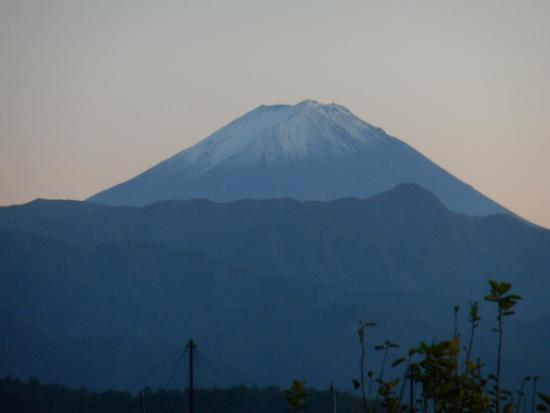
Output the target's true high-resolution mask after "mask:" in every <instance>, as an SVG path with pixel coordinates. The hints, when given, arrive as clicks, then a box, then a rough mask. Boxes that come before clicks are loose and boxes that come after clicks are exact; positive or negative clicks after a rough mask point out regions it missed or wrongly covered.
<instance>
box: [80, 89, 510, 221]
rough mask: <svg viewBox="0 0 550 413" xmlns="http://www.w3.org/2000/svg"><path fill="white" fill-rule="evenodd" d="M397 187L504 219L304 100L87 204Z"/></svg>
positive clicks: (356, 125) (441, 173)
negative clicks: (415, 188)
mask: <svg viewBox="0 0 550 413" xmlns="http://www.w3.org/2000/svg"><path fill="white" fill-rule="evenodd" d="M404 182H413V183H417V184H419V185H421V186H423V187H425V188H427V189H429V190H430V191H432V192H433V193H434V194H435V195H436V196H437V197H438V198H439V199H440V200H441V201H442V202H443V204H444V205H445V206H447V207H448V208H449V209H451V210H453V211H458V212H463V213H466V214H471V215H488V214H493V213H499V212H506V210H505V209H504V208H503V207H501V206H500V205H498V204H497V203H495V202H493V201H492V200H490V199H488V198H487V197H485V196H484V195H482V194H480V193H479V192H477V191H476V190H475V189H473V188H472V187H471V186H469V185H466V184H465V183H463V182H461V181H460V180H459V179H457V178H455V177H454V176H452V175H450V174H449V173H447V172H446V171H445V170H443V169H442V168H440V167H439V166H437V165H436V164H434V163H433V162H432V161H430V160H429V159H427V158H426V157H424V156H423V155H422V154H420V153H419V152H417V151H416V150H414V149H413V148H411V147H410V146H408V145H407V144H405V143H404V142H402V141H400V140H399V139H396V138H394V137H391V136H389V135H388V134H386V133H385V132H384V131H383V130H382V129H380V128H377V127H374V126H372V125H370V124H368V123H366V122H364V121H362V120H361V119H359V118H358V117H356V116H355V115H353V114H352V113H351V112H350V111H349V110H348V109H346V108H345V107H343V106H340V105H336V104H329V105H323V104H320V103H318V102H315V101H312V100H306V101H304V102H301V103H298V104H296V105H293V106H291V105H275V106H260V107H258V108H256V109H255V110H252V111H251V112H249V113H247V114H245V115H244V116H242V117H240V118H238V119H236V120H235V121H233V122H231V123H230V124H228V125H226V126H224V127H223V128H221V129H220V130H218V131H217V132H215V133H213V134H212V135H210V136H209V137H207V138H206V139H204V140H203V141H201V142H199V143H198V144H196V145H194V146H192V147H190V148H188V149H186V150H184V151H182V152H180V153H178V154H176V155H175V156H173V157H171V158H169V159H167V160H165V161H163V162H161V163H159V164H158V165H156V166H154V167H153V168H151V169H149V170H147V171H145V172H143V173H142V174H140V175H138V176H136V177H135V178H133V179H130V180H129V181H127V182H124V183H121V184H119V185H116V186H114V187H112V188H110V189H107V190H105V191H102V192H100V193H98V194H96V195H94V196H92V197H91V198H90V199H89V201H91V202H94V203H99V204H107V205H128V206H143V205H147V204H151V203H154V202H156V201H160V200H168V199H193V198H205V199H210V200H213V201H220V202H225V201H233V200H238V199H270V198H295V199H298V200H318V201H328V200H335V199H339V198H346V197H360V198H364V197H368V196H371V195H374V194H377V193H380V192H383V191H387V190H389V189H391V188H393V187H395V186H396V185H398V184H401V183H404Z"/></svg>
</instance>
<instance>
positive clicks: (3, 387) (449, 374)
mask: <svg viewBox="0 0 550 413" xmlns="http://www.w3.org/2000/svg"><path fill="white" fill-rule="evenodd" d="M489 287H490V289H489V292H488V294H486V295H485V296H484V300H485V301H486V302H488V303H491V304H493V305H494V306H495V308H496V320H494V321H493V320H491V321H490V322H491V323H494V328H493V330H494V332H495V340H494V342H495V351H494V357H495V359H496V363H495V365H496V368H495V370H494V371H490V370H489V369H488V368H486V364H485V362H484V361H482V360H481V358H480V357H477V355H476V354H477V351H476V347H475V344H476V341H475V339H476V331H477V329H478V327H479V325H480V323H481V321H482V318H481V314H480V311H479V304H478V303H477V302H472V303H471V304H470V308H469V323H470V326H469V329H468V330H467V331H463V332H461V331H460V330H459V323H458V320H459V312H460V307H459V306H455V307H454V328H453V335H452V337H451V338H450V339H448V340H442V341H437V340H432V341H431V342H429V343H428V342H421V343H420V344H419V345H418V346H416V347H414V348H411V349H410V350H408V351H406V352H405V353H401V349H400V346H399V345H398V344H397V343H395V342H393V341H391V340H385V341H383V342H382V343H380V344H375V343H371V342H370V330H371V329H373V328H376V327H377V325H376V323H375V322H372V321H369V322H364V321H360V322H359V329H358V339H359V344H360V351H359V360H358V361H359V363H358V372H359V375H358V376H357V378H353V379H352V380H351V382H352V383H353V387H354V388H355V390H356V391H357V397H356V396H353V395H351V394H348V393H335V392H332V391H330V390H326V391H319V390H314V389H307V388H306V382H305V381H301V380H294V381H293V383H292V384H291V386H290V387H289V388H288V389H287V390H284V391H283V390H281V389H280V388H278V387H268V388H263V389H262V388H250V387H246V386H238V387H233V388H226V389H217V388H213V389H212V388H211V389H197V390H195V391H194V392H193V393H192V394H193V395H194V401H195V402H194V406H195V409H190V408H189V409H188V407H187V404H186V403H187V399H188V395H189V393H186V392H185V391H181V390H163V389H161V390H158V391H154V390H153V389H151V388H150V387H146V388H145V389H144V390H143V391H142V392H140V393H139V394H138V395H135V394H132V393H130V392H127V391H126V392H117V391H106V392H103V393H94V392H90V391H88V390H87V389H86V388H80V389H78V390H71V389H69V388H67V387H64V386H61V385H58V384H53V385H52V384H41V383H40V382H39V381H38V380H37V379H31V380H29V381H28V382H27V383H24V382H22V381H19V380H17V379H12V378H10V377H7V378H5V379H3V380H0V407H1V411H2V412H6V413H12V412H13V413H26V412H43V413H49V412H56V413H64V412H97V411H101V412H133V411H140V412H142V413H144V412H153V413H157V412H158V413H163V412H184V411H191V412H194V411H196V412H207V413H209V412H226V413H232V412H265V413H269V412H284V411H289V412H298V411H302V410H307V411H311V412H319V413H322V412H333V413H335V412H336V411H338V412H340V413H345V412H358V413H360V412H362V413H380V412H385V413H402V412H406V411H408V412H411V413H463V412H468V413H534V412H535V410H538V411H541V412H550V397H549V396H548V395H546V394H544V393H542V392H540V391H539V390H538V389H537V381H538V380H539V379H540V377H537V376H527V375H526V376H524V378H523V379H522V380H521V382H520V383H517V385H518V386H517V388H507V387H505V386H503V370H502V365H503V363H504V359H503V352H502V350H503V347H504V346H505V333H506V327H507V322H506V320H507V319H508V318H509V317H511V316H513V315H514V314H515V310H516V308H515V307H516V305H517V304H518V303H519V302H520V301H521V300H522V298H521V297H520V296H519V295H517V294H515V293H513V292H512V285H511V284H510V283H506V282H497V281H492V280H491V281H489ZM190 343H191V348H193V347H192V346H193V344H192V341H190ZM372 344H375V345H374V346H372ZM369 348H372V349H373V350H374V351H375V352H380V353H382V361H381V365H379V366H374V368H372V369H370V370H368V367H370V363H367V360H366V358H367V354H368V352H367V349H369ZM190 357H191V356H190ZM191 358H192V357H191ZM174 372H175V371H174ZM192 377H193V375H192V374H191V377H190V378H192ZM530 385H531V386H530ZM528 387H530V389H528ZM191 388H192V386H191ZM336 404H337V405H338V407H337V408H336Z"/></svg>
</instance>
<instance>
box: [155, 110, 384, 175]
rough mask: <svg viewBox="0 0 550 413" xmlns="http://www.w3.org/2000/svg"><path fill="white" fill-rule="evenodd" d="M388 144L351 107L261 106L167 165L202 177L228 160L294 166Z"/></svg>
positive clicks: (177, 156) (376, 129)
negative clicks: (295, 162) (377, 142)
mask: <svg viewBox="0 0 550 413" xmlns="http://www.w3.org/2000/svg"><path fill="white" fill-rule="evenodd" d="M383 139H386V135H385V134H384V133H383V131H381V129H378V128H375V127H373V126H372V125H369V124H368V123H366V122H364V121H362V120H361V119H359V118H358V117H356V116H355V115H353V114H352V113H351V112H350V111H349V110H348V109H347V108H345V107H344V106H341V105H337V104H334V103H332V104H327V105H324V104H321V103H319V102H316V101H314V100H305V101H303V102H300V103H298V104H296V105H273V106H265V105H261V106H259V107H257V108H256V109H254V110H252V111H251V112H248V113H247V114H245V115H244V116H242V117H240V118H238V119H236V120H235V121H233V122H231V123H229V124H228V125H226V126H225V127H223V128H221V129H219V130H218V131H216V132H215V133H213V134H212V135H210V136H209V137H207V138H206V139H204V140H202V141H201V142H199V143H198V144H196V145H194V146H192V147H191V148H188V149H186V150H184V151H182V152H180V153H178V154H176V155H174V156H173V157H172V158H170V159H168V160H167V161H166V162H165V165H164V167H165V168H176V169H179V170H180V171H183V170H186V171H187V172H188V173H191V174H193V175H197V174H201V173H204V172H206V171H208V170H209V169H211V168H214V167H216V166H218V165H220V164H222V163H224V162H226V161H231V162H237V163H258V162H268V163H269V162H289V161H299V160H300V159H306V158H312V159H319V160H321V159H323V158H324V157H327V156H329V157H330V156H339V155H342V154H344V153H345V152H350V151H358V150H362V149H365V148H366V147H367V146H368V145H369V144H371V143H373V142H375V141H379V140H383Z"/></svg>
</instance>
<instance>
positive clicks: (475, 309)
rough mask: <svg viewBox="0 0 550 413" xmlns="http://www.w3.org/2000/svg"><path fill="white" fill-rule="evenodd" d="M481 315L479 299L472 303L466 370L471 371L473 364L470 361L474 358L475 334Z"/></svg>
mask: <svg viewBox="0 0 550 413" xmlns="http://www.w3.org/2000/svg"><path fill="white" fill-rule="evenodd" d="M480 320H481V317H480V316H479V304H478V302H477V301H474V302H472V303H470V319H469V321H470V342H469V343H468V350H467V352H466V371H469V370H470V369H471V367H472V366H470V361H471V358H472V349H473V347H474V334H475V332H476V328H477V327H478V326H479V321H480Z"/></svg>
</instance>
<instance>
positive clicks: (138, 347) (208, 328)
mask: <svg viewBox="0 0 550 413" xmlns="http://www.w3.org/2000/svg"><path fill="white" fill-rule="evenodd" d="M0 285H1V287H2V288H0V302H1V304H0V311H1V314H2V317H0V336H1V337H2V340H0V375H5V374H11V375H15V376H18V377H28V376H31V375H33V376H38V377H39V378H40V379H43V380H48V381H55V382H61V383H66V384H70V385H73V386H79V385H82V384H84V385H88V386H92V387H93V388H100V389H105V388H118V389H128V388H130V387H131V386H132V385H134V384H136V382H138V381H139V382H140V383H141V385H142V386H145V385H147V384H150V385H153V386H158V385H159V384H160V383H161V381H162V379H163V378H164V379H166V377H165V376H166V374H167V371H165V370H162V371H159V370H157V373H156V375H153V376H150V375H149V374H150V372H151V370H152V368H154V367H156V366H159V365H162V364H163V363H165V362H166V358H167V356H168V355H170V354H174V353H175V352H176V351H177V350H180V351H182V350H183V348H184V345H185V342H186V340H187V339H188V338H189V337H193V338H194V339H195V340H196V341H197V343H198V346H199V352H200V354H199V360H198V363H197V366H196V367H197V377H198V378H200V379H201V380H202V381H199V385H203V386H205V385H213V384H217V385H222V386H227V385H231V384H240V383H243V382H246V383H248V384H263V385H271V384H278V385H281V386H283V385H285V386H286V385H288V383H289V382H290V380H291V379H294V378H296V377H303V378H306V379H307V380H308V383H309V384H310V385H314V386H318V387H321V388H324V387H326V386H327V383H329V382H331V381H335V382H336V384H337V385H338V386H339V387H340V388H347V387H348V386H349V385H350V381H351V378H353V377H356V373H357V356H358V345H357V339H356V337H357V335H356V328H357V319H365V317H368V319H369V320H375V321H377V322H378V325H379V326H378V328H377V329H376V330H374V331H371V332H370V333H369V355H368V360H369V361H368V366H369V368H373V367H375V366H379V363H380V357H381V353H380V352H374V351H373V350H372V346H373V345H374V344H375V343H378V342H381V341H383V340H384V339H387V338H391V339H392V340H394V341H398V342H399V343H400V344H401V345H402V347H403V348H405V347H407V346H412V345H414V344H417V343H418V341H419V340H421V339H425V340H426V339H428V340H429V339H432V338H447V337H448V334H450V333H451V331H452V328H451V326H452V306H453V305H454V304H460V305H463V307H464V308H466V307H467V302H468V301H469V300H471V299H473V298H479V297H456V296H453V297H430V296H427V295H422V294H420V295H407V294H390V293H387V294H368V293H361V294H357V293H352V292H343V291H341V290H339V289H336V288H334V287H330V288H327V287H326V286H323V285H321V284H319V283H315V282H312V281H299V280H288V279H284V278H276V277H268V276H266V275H265V274H258V273H254V272H252V271H249V270H246V269H242V268H237V267H234V266H231V265H227V264H224V263H221V262H219V261H217V260H215V259H212V258H209V257H206V256H203V255H197V254H192V253H188V252H184V251H175V250H169V249H166V248H162V247H156V246H151V245H145V244H137V243H135V242H123V241H121V242H114V243H108V244H102V245H99V246H97V247H95V248H92V249H82V248H78V247H75V246H73V245H70V244H67V243H65V242H62V241H58V240H53V239H50V238H45V237H42V236H37V235H34V234H26V233H16V232H0ZM529 298H530V297H526V299H529ZM518 311H520V312H523V303H522V307H519V306H518ZM481 313H482V317H483V321H482V324H481V326H480V329H479V331H478V340H477V341H476V350H475V353H476V355H477V354H480V355H481V356H482V357H483V358H484V359H485V360H487V362H488V363H489V365H488V366H487V368H488V369H492V368H493V367H492V361H493V359H494V358H493V357H492V354H493V352H494V338H495V337H494V333H492V332H491V327H492V326H493V325H494V322H493V319H494V311H490V310H489V308H488V307H487V306H485V305H484V304H483V303H482V304H481ZM403 314H406V317H404V316H403ZM461 320H462V321H463V322H464V323H461V326H460V328H461V331H466V330H465V329H466V328H467V327H466V316H465V315H463V314H462V317H461ZM549 322H550V320H548V319H547V320H539V321H529V322H520V321H517V320H516V319H512V320H510V323H509V324H507V326H508V328H509V329H507V344H508V343H509V344H510V345H507V346H505V360H506V370H505V376H506V379H507V380H508V381H509V382H514V383H516V382H518V381H519V380H520V379H521V378H522V377H523V376H525V374H542V373H544V372H545V371H547V370H548V368H550V356H549V355H548V351H547V348H546V347H547V346H546V344H545V343H547V342H548V335H549V333H550V329H549V328H548V326H549ZM266 354H269V357H266ZM396 354H397V353H396ZM396 354H395V355H396ZM205 360H208V361H209V363H211V364H213V365H214V367H213V368H214V369H215V370H217V372H216V373H217V374H216V375H215V377H212V371H211V370H210V368H211V367H209V366H208V365H207V364H205ZM167 369H168V370H171V369H172V365H170V366H168V368H167ZM392 372H393V370H392ZM390 374H391V372H390ZM398 374H401V372H399V373H398ZM220 376H221V378H222V379H223V381H219V380H220ZM177 377H178V380H177V381H176V383H177V385H178V386H179V387H180V388H182V387H183V386H184V385H185V384H184V381H183V374H181V375H178V376H177ZM140 379H147V380H145V381H144V380H140ZM212 380H215V381H212ZM132 390H135V387H134V388H132Z"/></svg>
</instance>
